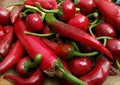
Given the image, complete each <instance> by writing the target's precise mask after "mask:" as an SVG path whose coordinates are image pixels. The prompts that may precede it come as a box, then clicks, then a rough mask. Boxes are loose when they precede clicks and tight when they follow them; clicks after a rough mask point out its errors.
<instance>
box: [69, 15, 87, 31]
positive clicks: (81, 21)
mask: <svg viewBox="0 0 120 85" xmlns="http://www.w3.org/2000/svg"><path fill="white" fill-rule="evenodd" d="M68 24H70V25H72V26H75V27H77V28H78V29H81V30H83V31H87V30H88V28H89V19H88V18H87V17H86V16H84V15H82V14H81V13H78V14H77V15H76V16H74V17H73V18H71V19H70V20H69V21H68Z"/></svg>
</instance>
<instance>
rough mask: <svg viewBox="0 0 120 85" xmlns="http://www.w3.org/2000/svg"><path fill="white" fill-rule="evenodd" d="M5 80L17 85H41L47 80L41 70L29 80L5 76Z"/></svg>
mask: <svg viewBox="0 0 120 85" xmlns="http://www.w3.org/2000/svg"><path fill="white" fill-rule="evenodd" d="M4 78H5V79H10V80H12V81H13V82H14V83H15V85H41V84H42V83H43V81H44V80H45V76H44V74H43V72H42V71H41V70H39V69H37V70H36V71H35V72H34V73H33V74H32V75H31V77H29V78H21V77H19V76H13V75H5V76H4Z"/></svg>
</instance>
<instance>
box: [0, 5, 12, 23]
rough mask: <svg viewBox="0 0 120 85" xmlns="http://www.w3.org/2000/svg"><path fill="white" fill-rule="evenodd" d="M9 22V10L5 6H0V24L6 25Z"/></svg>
mask: <svg viewBox="0 0 120 85" xmlns="http://www.w3.org/2000/svg"><path fill="white" fill-rule="evenodd" d="M9 22H10V12H9V11H8V10H7V9H6V8H2V7H0V24H2V25H7V24H8V23H9Z"/></svg>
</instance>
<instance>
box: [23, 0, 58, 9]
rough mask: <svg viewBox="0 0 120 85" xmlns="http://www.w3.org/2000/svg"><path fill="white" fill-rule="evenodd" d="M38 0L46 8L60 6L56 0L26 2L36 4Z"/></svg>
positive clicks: (28, 0) (29, 0) (31, 0)
mask: <svg viewBox="0 0 120 85" xmlns="http://www.w3.org/2000/svg"><path fill="white" fill-rule="evenodd" d="M36 2H39V3H40V5H41V6H42V7H43V8H45V9H57V7H58V5H57V2H56V0H26V1H25V4H27V5H32V6H36Z"/></svg>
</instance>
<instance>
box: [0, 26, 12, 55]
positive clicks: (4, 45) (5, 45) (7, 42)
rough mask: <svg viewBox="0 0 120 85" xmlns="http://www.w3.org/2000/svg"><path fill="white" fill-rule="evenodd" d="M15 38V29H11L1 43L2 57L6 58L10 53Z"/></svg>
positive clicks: (0, 51) (0, 53)
mask: <svg viewBox="0 0 120 85" xmlns="http://www.w3.org/2000/svg"><path fill="white" fill-rule="evenodd" d="M13 37H14V29H13V27H12V26H10V27H9V32H8V33H7V34H6V35H5V36H4V38H3V39H2V40H1V41H0V57H5V56H6V54H7V53H8V52H9V50H10V47H11V44H12V41H13Z"/></svg>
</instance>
